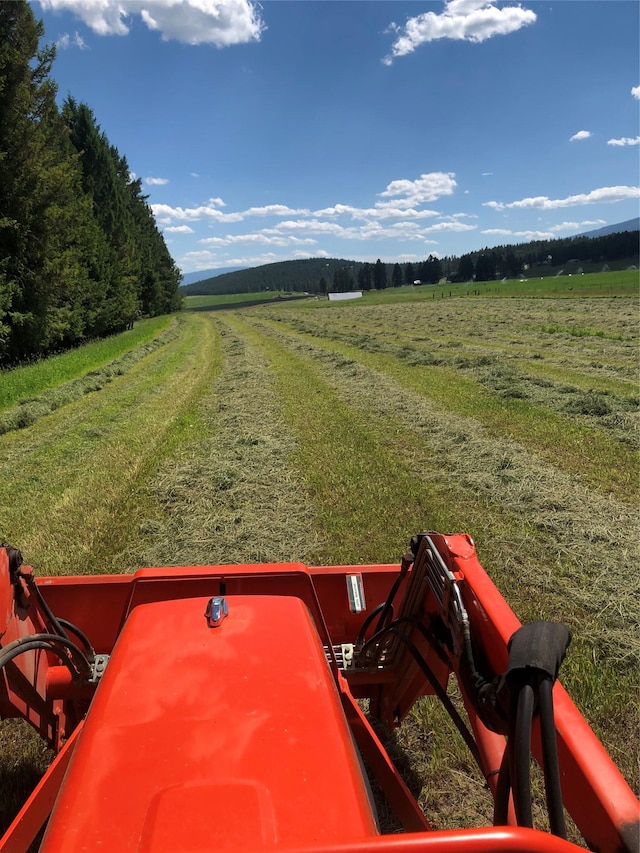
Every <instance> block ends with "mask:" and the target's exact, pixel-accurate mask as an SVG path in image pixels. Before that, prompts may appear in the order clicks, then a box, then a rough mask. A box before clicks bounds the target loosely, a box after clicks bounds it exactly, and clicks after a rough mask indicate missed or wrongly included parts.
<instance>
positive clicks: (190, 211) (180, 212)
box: [151, 198, 309, 225]
mask: <svg viewBox="0 0 640 853" xmlns="http://www.w3.org/2000/svg"><path fill="white" fill-rule="evenodd" d="M220 207H226V205H225V203H224V202H223V201H222V199H221V198H210V199H209V201H208V202H207V204H201V205H199V206H198V207H186V208H185V207H171V206H170V205H168V204H152V205H151V210H152V211H153V214H154V216H155V217H156V221H157V222H158V223H160V224H161V225H169V224H170V223H171V222H172V221H173V220H178V221H183V220H186V221H188V222H198V221H200V220H203V219H205V220H206V219H209V220H211V221H213V222H242V221H243V220H244V219H247V218H248V217H251V216H294V215H295V216H297V215H307V214H308V213H309V211H308V210H305V209H302V210H297V209H295V208H292V207H287V205H286V204H269V205H266V206H265V207H250V208H248V209H247V210H239V211H236V212H235V213H223V211H222V210H220V209H219V208H220Z"/></svg>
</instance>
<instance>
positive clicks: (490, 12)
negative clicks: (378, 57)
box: [382, 0, 537, 65]
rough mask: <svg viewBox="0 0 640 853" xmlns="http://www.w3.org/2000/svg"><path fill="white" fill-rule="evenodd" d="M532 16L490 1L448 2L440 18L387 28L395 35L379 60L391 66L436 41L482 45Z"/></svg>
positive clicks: (433, 16) (432, 14) (420, 18)
mask: <svg viewBox="0 0 640 853" xmlns="http://www.w3.org/2000/svg"><path fill="white" fill-rule="evenodd" d="M536 17H537V16H536V14H535V12H532V11H531V10H530V9H523V8H522V6H503V7H502V8H499V7H498V6H496V5H495V3H494V2H492V0H449V2H446V3H445V7H444V11H443V12H442V13H441V14H436V13H435V12H425V13H424V14H422V15H416V16H415V17H413V18H408V19H407V22H406V24H405V25H404V27H397V26H395V25H392V26H391V29H393V30H395V32H396V33H398V35H397V38H396V40H395V42H394V43H393V45H392V47H391V53H389V54H388V55H387V56H385V57H384V59H383V60H382V61H383V62H384V64H385V65H391V64H392V62H393V60H394V59H397V58H398V57H400V56H407V55H408V54H410V53H413V51H414V50H416V48H418V47H420V45H422V44H426V43H428V42H431V41H435V40H437V39H445V38H447V39H456V40H463V41H471V42H476V43H478V42H483V41H485V40H486V39H489V38H492V37H493V36H498V35H507V34H508V33H513V32H516V30H519V29H520V28H521V27H525V26H527V25H528V24H532V23H534V21H535V20H536Z"/></svg>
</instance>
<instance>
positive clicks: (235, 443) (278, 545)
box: [140, 317, 318, 565]
mask: <svg viewBox="0 0 640 853" xmlns="http://www.w3.org/2000/svg"><path fill="white" fill-rule="evenodd" d="M216 326H217V328H218V330H219V340H220V342H221V343H220V347H221V349H220V362H221V364H220V372H219V374H218V375H217V377H216V379H215V381H214V383H213V385H212V386H211V388H210V389H209V392H208V394H207V395H206V396H205V397H204V398H203V400H202V404H201V410H200V411H201V417H202V419H203V423H204V424H205V428H204V429H203V430H202V431H201V432H200V433H199V435H198V436H197V438H196V439H195V440H193V441H191V442H188V443H186V444H184V445H183V446H182V447H181V448H179V449H178V450H177V451H176V453H175V454H174V455H173V457H172V458H171V459H167V460H166V461H165V462H164V463H163V465H162V466H161V467H160V470H159V471H158V474H157V476H156V477H155V478H153V479H152V480H151V481H150V483H149V490H150V492H151V493H152V495H153V497H154V500H155V501H156V502H157V503H158V505H159V506H160V507H161V508H162V512H161V514H159V515H158V516H157V517H156V518H155V519H153V520H151V521H150V522H149V523H148V524H147V525H146V526H145V533H146V535H147V539H148V544H147V547H146V548H145V550H144V551H143V552H142V553H141V558H140V562H141V564H143V563H144V564H146V565H166V564H172V563H173V564H175V563H178V564H180V565H198V564H205V565H207V564H219V563H223V564H229V563H249V562H279V561H297V560H302V561H304V560H307V559H308V558H309V554H310V553H311V551H312V550H313V549H314V548H315V547H316V545H317V539H318V529H317V526H316V525H315V524H314V513H313V510H312V504H311V501H310V499H309V495H308V493H307V491H306V489H305V486H304V482H303V481H302V479H301V477H300V475H299V473H298V472H297V471H296V469H295V467H294V466H293V464H292V457H293V454H294V451H295V440H294V437H293V435H292V433H291V431H290V429H289V427H288V425H287V423H286V420H285V416H284V413H283V411H282V407H281V404H280V400H279V397H278V394H277V392H276V389H275V387H274V384H275V383H274V377H273V373H272V371H271V370H270V368H269V364H268V362H267V361H266V360H265V358H264V356H263V355H262V354H261V353H260V352H259V351H257V350H256V349H255V347H252V346H251V344H250V342H249V341H248V340H246V339H245V338H243V337H240V336H238V335H237V334H236V333H235V332H234V330H233V329H232V328H230V327H229V326H228V325H227V324H226V323H224V322H223V321H222V320H220V319H219V318H218V317H217V318H216Z"/></svg>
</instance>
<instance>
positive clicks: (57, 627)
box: [21, 575, 69, 640]
mask: <svg viewBox="0 0 640 853" xmlns="http://www.w3.org/2000/svg"><path fill="white" fill-rule="evenodd" d="M21 577H22V578H24V580H25V581H26V583H27V586H28V587H29V589H30V590H31V592H33V594H34V595H35V597H36V598H37V599H38V604H39V605H40V609H41V610H42V612H43V613H44V614H45V616H46V617H47V619H48V620H49V622H50V623H51V626H52V628H53V630H54V631H55V633H56V634H57V635H58V636H59V637H64V638H65V639H67V640H68V639H69V637H67V634H66V632H65V630H64V628H63V627H62V625H61V624H60V622H59V621H58V619H57V617H56V616H54V614H53V612H52V610H51V608H50V607H49V605H48V604H47V602H46V601H45V600H44V596H43V595H42V593H41V592H40V590H39V589H38V584H37V583H36V580H35V578H34V577H33V575H27V576H26V577H25V575H21Z"/></svg>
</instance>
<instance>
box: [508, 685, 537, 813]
mask: <svg viewBox="0 0 640 853" xmlns="http://www.w3.org/2000/svg"><path fill="white" fill-rule="evenodd" d="M533 704H534V693H533V685H532V684H531V682H530V681H527V682H525V683H524V684H522V686H521V687H520V690H519V691H518V694H517V710H516V719H515V727H514V737H513V740H512V743H510V753H511V766H510V768H509V770H510V774H511V779H512V782H513V804H514V806H515V810H516V818H517V820H518V826H526V827H529V828H533V814H532V812H531V765H530V755H531V723H532V721H533Z"/></svg>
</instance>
